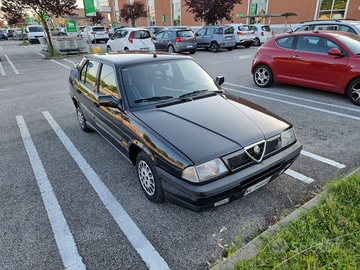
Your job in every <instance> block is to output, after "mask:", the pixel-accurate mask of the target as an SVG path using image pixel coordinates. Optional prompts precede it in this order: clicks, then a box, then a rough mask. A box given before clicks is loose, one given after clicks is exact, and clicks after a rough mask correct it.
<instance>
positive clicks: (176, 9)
mask: <svg viewBox="0 0 360 270" xmlns="http://www.w3.org/2000/svg"><path fill="white" fill-rule="evenodd" d="M180 19H181V3H180V0H172V14H171V21H172V23H171V25H172V26H177V25H180V24H181V20H180Z"/></svg>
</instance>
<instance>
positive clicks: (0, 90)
mask: <svg viewBox="0 0 360 270" xmlns="http://www.w3.org/2000/svg"><path fill="white" fill-rule="evenodd" d="M9 90H10V89H0V92H2V91H9Z"/></svg>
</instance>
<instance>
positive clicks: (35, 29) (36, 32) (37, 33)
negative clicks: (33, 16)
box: [25, 25, 45, 44]
mask: <svg viewBox="0 0 360 270" xmlns="http://www.w3.org/2000/svg"><path fill="white" fill-rule="evenodd" d="M25 32H26V37H27V40H28V41H29V42H30V43H31V44H33V43H34V42H36V43H40V41H39V38H41V37H44V36H45V34H44V30H43V28H42V26H41V25H28V26H26V28H25Z"/></svg>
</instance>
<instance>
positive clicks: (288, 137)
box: [281, 128, 296, 148]
mask: <svg viewBox="0 0 360 270" xmlns="http://www.w3.org/2000/svg"><path fill="white" fill-rule="evenodd" d="M295 141H296V135H295V131H294V128H291V129H289V130H286V131H284V132H282V133H281V148H284V147H286V146H288V145H290V144H292V143H293V142H295Z"/></svg>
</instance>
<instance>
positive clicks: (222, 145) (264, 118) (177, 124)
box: [133, 95, 289, 164]
mask: <svg viewBox="0 0 360 270" xmlns="http://www.w3.org/2000/svg"><path fill="white" fill-rule="evenodd" d="M161 107H162V108H156V109H151V110H144V111H136V112H133V113H134V115H135V116H136V117H138V118H139V119H140V120H141V121H142V122H144V123H145V124H146V125H147V126H149V127H150V128H151V129H153V130H154V131H155V132H157V133H158V134H159V135H160V136H161V137H163V138H164V139H165V140H167V141H168V142H169V143H171V144H172V145H173V146H175V147H176V148H177V149H178V150H179V151H181V152H182V153H183V154H185V155H186V156H187V157H188V158H189V159H190V160H192V162H193V163H194V164H200V163H203V162H206V161H209V160H211V159H214V158H217V157H221V156H224V155H227V154H229V153H232V152H235V151H237V150H240V149H242V148H243V147H244V146H248V145H250V144H253V143H256V142H258V141H261V140H264V139H265V138H269V137H272V136H274V135H276V134H279V133H280V132H281V131H283V130H285V129H287V128H288V127H289V123H287V122H286V121H285V120H283V119H281V118H279V117H276V116H274V115H272V114H270V113H269V112H268V111H266V110H265V109H264V108H262V107H260V106H257V105H255V104H253V103H250V102H248V101H246V100H239V99H235V98H232V97H231V96H227V95H226V96H220V95H216V96H212V97H207V98H203V99H198V100H192V101H190V102H185V103H181V104H177V105H169V106H165V107H163V106H161Z"/></svg>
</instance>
